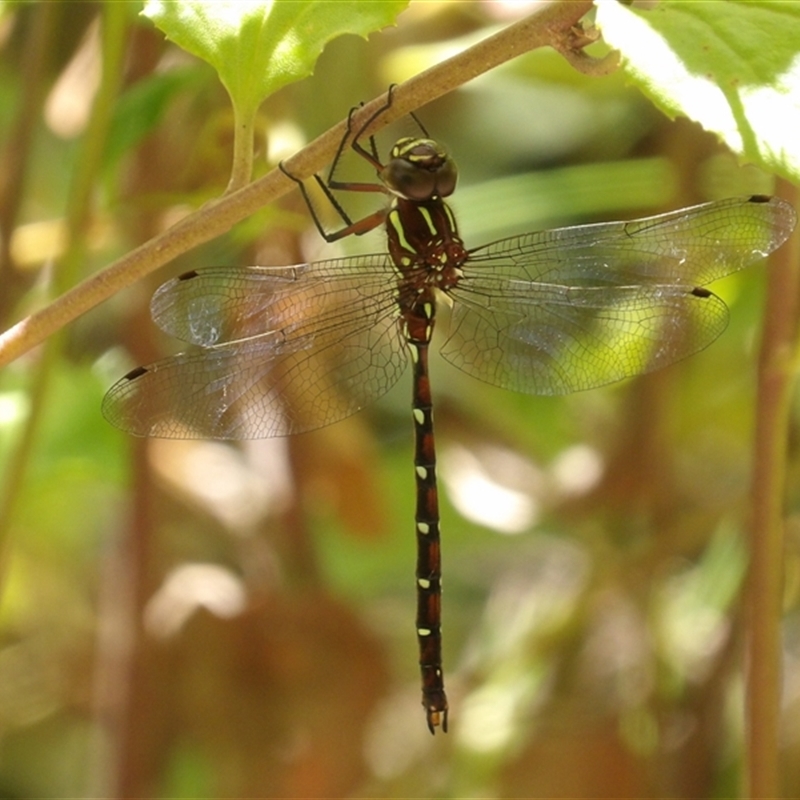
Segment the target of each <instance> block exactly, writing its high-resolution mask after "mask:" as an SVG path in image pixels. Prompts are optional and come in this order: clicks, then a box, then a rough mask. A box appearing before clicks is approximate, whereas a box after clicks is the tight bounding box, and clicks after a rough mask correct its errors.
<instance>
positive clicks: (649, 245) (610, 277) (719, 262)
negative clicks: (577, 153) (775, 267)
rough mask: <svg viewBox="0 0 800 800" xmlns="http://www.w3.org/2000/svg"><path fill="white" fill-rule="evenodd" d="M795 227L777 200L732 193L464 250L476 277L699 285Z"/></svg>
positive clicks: (790, 211)
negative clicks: (714, 199)
mask: <svg viewBox="0 0 800 800" xmlns="http://www.w3.org/2000/svg"><path fill="white" fill-rule="evenodd" d="M796 224H797V214H796V213H795V210H794V208H793V207H792V206H791V205H790V204H789V203H787V202H785V201H784V200H780V199H778V198H776V197H764V196H761V195H756V196H753V197H732V198H728V199H726V200H719V201H717V202H714V203H704V204H703V205H699V206H691V207H689V208H682V209H679V210H677V211H671V212H669V213H667V214H659V215H658V216H655V217H645V218H644V219H638V220H631V221H628V222H601V223H599V224H596V225H578V226H574V227H570V228H555V229H553V230H548V231H539V232H536V233H528V234H523V235H522V236H512V237H510V238H508V239H502V240H500V241H498V242H494V243H492V244H487V245H484V246H483V247H477V248H475V249H474V250H471V251H470V259H469V269H470V271H471V272H472V273H473V274H474V277H475V281H478V280H479V279H480V277H481V275H489V276H491V277H493V278H494V277H499V276H503V277H507V278H512V279H517V280H522V281H526V280H527V281H543V282H545V283H554V284H562V285H568V286H630V285H637V284H672V283H675V284H682V285H689V286H705V285H706V284H709V283H711V282H713V281H715V280H717V279H719V278H722V277H723V276H725V275H730V274H731V273H732V272H736V271H738V270H740V269H744V268H745V267H748V266H751V265H752V264H754V263H756V262H757V261H759V260H760V259H762V258H764V257H765V256H767V255H768V254H769V253H771V252H772V251H773V250H775V249H776V248H777V247H779V246H780V245H781V244H783V242H785V241H786V239H787V238H788V237H789V235H790V234H791V232H792V231H793V230H794V228H795V225H796Z"/></svg>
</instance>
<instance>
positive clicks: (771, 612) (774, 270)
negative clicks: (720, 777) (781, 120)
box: [745, 181, 800, 798]
mask: <svg viewBox="0 0 800 800" xmlns="http://www.w3.org/2000/svg"><path fill="white" fill-rule="evenodd" d="M778 194H779V195H780V196H782V197H783V198H784V199H786V200H789V202H792V203H793V204H794V205H797V203H798V199H800V193H798V191H797V189H796V188H793V187H790V185H789V184H788V183H786V182H785V181H780V182H779V186H778ZM798 293H800V237H799V236H798V234H797V232H795V234H794V235H793V236H792V237H791V238H790V239H789V241H788V242H787V244H786V245H785V246H784V247H782V248H781V249H780V250H779V251H778V252H777V253H776V255H775V256H773V258H772V264H771V269H770V270H769V282H768V287H767V298H766V307H765V309H764V333H763V339H762V343H761V351H760V354H759V363H758V397H757V404H756V432H755V452H754V462H755V463H754V467H753V483H752V503H753V511H752V524H751V530H750V571H749V576H748V585H747V595H746V598H745V601H746V608H747V612H748V613H747V617H746V618H747V640H746V653H745V663H746V665H747V667H746V679H745V680H746V701H745V706H746V731H747V741H746V748H747V758H746V762H747V796H748V797H751V798H766V797H770V798H773V797H779V796H780V781H779V769H778V753H779V748H778V731H779V727H780V725H779V721H780V699H781V683H782V676H781V660H782V646H781V631H780V627H781V616H782V615H781V610H782V600H783V554H784V541H783V539H784V528H783V522H784V510H783V503H784V496H785V488H786V486H785V483H786V457H787V447H788V440H789V417H790V401H791V396H792V391H793V387H794V372H795V370H794V367H795V359H794V354H795V348H796V338H797V315H798V297H800V294H798Z"/></svg>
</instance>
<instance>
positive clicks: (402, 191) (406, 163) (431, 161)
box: [378, 137, 458, 202]
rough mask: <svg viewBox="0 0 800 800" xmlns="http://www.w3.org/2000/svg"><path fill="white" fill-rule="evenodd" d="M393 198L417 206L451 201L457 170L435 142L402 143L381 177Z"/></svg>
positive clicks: (427, 140) (408, 139)
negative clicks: (446, 199)
mask: <svg viewBox="0 0 800 800" xmlns="http://www.w3.org/2000/svg"><path fill="white" fill-rule="evenodd" d="M378 176H379V177H380V179H381V181H383V183H384V184H385V185H386V188H387V189H388V190H389V191H390V192H391V193H392V194H394V195H397V196H398V197H403V198H405V199H407V200H412V201H415V202H423V201H425V200H431V199H433V198H437V197H448V196H449V195H451V194H452V193H453V192H454V191H455V188H456V181H457V179H458V168H457V167H456V165H455V162H454V161H453V160H452V159H451V158H450V156H449V155H448V154H447V151H446V150H445V149H444V148H443V147H442V146H441V145H440V144H438V142H435V141H434V140H433V139H415V138H412V137H406V138H403V139H399V140H398V141H397V142H396V143H395V145H394V147H392V150H391V153H390V157H389V163H388V164H386V166H385V167H384V168H383V169H382V170H381V171H380V172H379V173H378Z"/></svg>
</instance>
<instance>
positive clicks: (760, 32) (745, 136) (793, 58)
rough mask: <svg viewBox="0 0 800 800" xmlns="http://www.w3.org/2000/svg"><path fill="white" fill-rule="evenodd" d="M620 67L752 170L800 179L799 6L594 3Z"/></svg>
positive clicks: (673, 0)
mask: <svg viewBox="0 0 800 800" xmlns="http://www.w3.org/2000/svg"><path fill="white" fill-rule="evenodd" d="M597 22H598V24H599V25H600V27H601V28H602V31H603V36H604V38H605V39H606V41H607V42H608V43H609V44H611V45H612V46H614V47H616V48H618V49H619V50H620V51H621V52H622V56H623V68H624V69H625V70H626V72H627V73H628V75H629V76H630V78H631V79H632V80H633V81H634V82H635V83H636V84H637V85H638V86H639V88H640V89H641V90H642V91H643V92H644V93H645V94H646V95H647V96H648V97H650V98H651V99H652V100H653V101H654V102H655V103H656V104H657V105H658V106H659V107H660V108H661V109H662V110H663V111H664V112H665V113H667V114H668V115H669V116H670V117H675V116H678V115H685V116H687V117H689V118H690V119H693V120H695V121H697V122H699V123H700V124H701V125H703V127H704V128H706V129H707V130H709V131H712V132H714V133H716V134H717V135H718V136H719V137H720V138H721V139H722V140H723V141H724V142H725V143H726V144H727V145H728V146H729V147H730V148H731V149H732V150H734V151H736V152H738V153H741V154H742V155H744V157H745V158H746V159H747V160H749V161H752V162H754V163H756V164H758V165H759V166H762V167H764V168H765V169H768V170H770V171H773V172H776V173H778V174H780V175H783V176H785V177H788V178H790V179H794V180H797V179H800V140H799V139H798V136H797V131H798V130H800V52H798V47H797V43H798V42H800V4H797V3H786V2H780V1H777V2H776V1H775V0H764V1H763V2H747V3H719V2H716V3H711V2H704V3H702V2H701V3H687V2H685V1H682V0H664V2H662V3H659V4H658V5H656V6H655V7H653V8H652V9H649V10H639V9H632V8H628V7H626V6H623V5H622V4H621V3H618V2H616V0H600V2H599V3H598V9H597Z"/></svg>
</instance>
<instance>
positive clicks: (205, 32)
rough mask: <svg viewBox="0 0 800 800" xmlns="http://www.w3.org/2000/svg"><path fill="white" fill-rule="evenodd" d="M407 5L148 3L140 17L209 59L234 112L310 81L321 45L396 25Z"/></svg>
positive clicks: (351, 1) (357, 1)
mask: <svg viewBox="0 0 800 800" xmlns="http://www.w3.org/2000/svg"><path fill="white" fill-rule="evenodd" d="M407 5H408V0H370V2H364V0H227V2H223V1H222V0H217V1H216V2H213V3H210V2H208V1H207V0H148V2H147V4H146V5H145V8H144V11H143V12H142V13H143V14H144V15H145V16H147V17H149V18H150V19H151V20H152V21H153V23H154V24H155V25H156V26H157V27H158V28H159V29H160V30H162V31H163V32H164V33H165V34H166V36H167V37H168V38H169V39H171V40H172V41H174V42H175V43H176V44H178V45H179V46H180V47H182V48H183V49H184V50H187V51H188V52H190V53H192V54H194V55H196V56H197V57H198V58H201V59H203V60H204V61H207V62H208V63H209V64H211V65H212V66H213V67H214V68H215V69H216V71H217V72H218V73H219V77H220V80H221V81H222V83H223V84H224V86H225V88H226V89H227V90H228V93H229V94H230V96H231V99H232V100H233V104H234V106H235V107H236V108H237V110H238V111H239V112H240V113H242V114H244V115H248V114H250V113H254V112H255V110H256V109H257V108H258V106H259V105H260V104H261V102H262V101H263V100H264V98H266V97H268V96H269V95H270V94H272V93H273V92H275V91H277V90H278V89H280V88H281V87H282V86H285V85H286V84H288V83H292V82H293V81H297V80H300V79H301V78H305V77H307V76H308V75H310V74H311V73H312V72H313V70H314V64H315V62H316V60H317V57H318V56H319V54H320V53H321V52H322V49H323V48H324V47H325V45H326V44H327V43H328V42H329V41H330V40H331V39H333V38H335V37H337V36H340V35H341V34H344V33H354V34H358V35H359V36H363V37H364V38H366V37H367V36H368V35H369V34H370V33H372V32H373V31H376V30H379V29H380V28H382V27H385V26H387V25H391V24H393V23H394V20H395V17H396V16H397V15H398V14H399V13H400V12H401V11H402V10H403V9H404V8H405V7H406V6H407Z"/></svg>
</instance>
